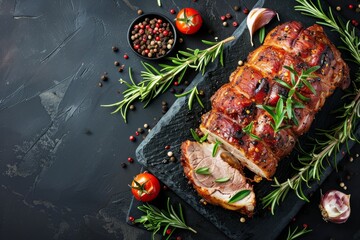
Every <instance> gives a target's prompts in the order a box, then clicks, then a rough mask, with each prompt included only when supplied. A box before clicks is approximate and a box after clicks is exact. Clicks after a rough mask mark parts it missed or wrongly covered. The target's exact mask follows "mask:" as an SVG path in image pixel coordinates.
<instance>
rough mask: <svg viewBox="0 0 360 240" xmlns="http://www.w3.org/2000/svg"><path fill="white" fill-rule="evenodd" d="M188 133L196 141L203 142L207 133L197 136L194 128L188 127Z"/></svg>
mask: <svg viewBox="0 0 360 240" xmlns="http://www.w3.org/2000/svg"><path fill="white" fill-rule="evenodd" d="M190 133H191V135H192V137H193V138H194V140H195V141H197V142H198V143H203V142H205V141H206V140H207V137H208V134H205V135H204V136H202V137H199V135H197V133H196V132H195V130H194V129H192V128H190Z"/></svg>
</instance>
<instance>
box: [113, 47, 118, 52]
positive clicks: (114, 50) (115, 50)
mask: <svg viewBox="0 0 360 240" xmlns="http://www.w3.org/2000/svg"><path fill="white" fill-rule="evenodd" d="M111 49H112V51H113V52H117V51H119V48H118V47H116V46H112V48H111Z"/></svg>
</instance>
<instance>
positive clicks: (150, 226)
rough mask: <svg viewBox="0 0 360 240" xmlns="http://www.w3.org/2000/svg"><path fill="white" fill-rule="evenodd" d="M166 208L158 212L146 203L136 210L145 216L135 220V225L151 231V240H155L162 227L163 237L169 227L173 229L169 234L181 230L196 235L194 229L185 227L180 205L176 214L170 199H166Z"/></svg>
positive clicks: (157, 209)
mask: <svg viewBox="0 0 360 240" xmlns="http://www.w3.org/2000/svg"><path fill="white" fill-rule="evenodd" d="M166 206H167V210H160V209H159V208H157V207H155V206H153V205H151V204H148V203H146V204H144V205H142V206H139V207H138V209H139V210H140V211H142V212H144V213H145V214H146V215H143V216H141V217H140V218H138V219H136V220H135V223H141V224H143V225H144V227H145V228H146V230H148V231H152V232H153V234H152V239H155V234H156V233H157V232H158V231H160V229H161V228H162V227H163V228H164V231H163V236H165V235H166V230H167V229H169V227H172V228H173V229H172V231H171V234H172V233H173V232H174V230H175V229H176V228H181V229H185V230H189V231H192V232H193V233H196V231H195V230H194V229H192V228H191V227H189V226H187V225H186V223H185V219H184V215H183V213H182V208H181V205H180V204H179V213H176V211H175V210H174V207H173V206H172V205H171V204H170V198H168V199H167V204H166ZM171 234H169V235H168V237H167V238H166V239H170V237H171Z"/></svg>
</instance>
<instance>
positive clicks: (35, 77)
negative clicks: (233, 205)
mask: <svg viewBox="0 0 360 240" xmlns="http://www.w3.org/2000/svg"><path fill="white" fill-rule="evenodd" d="M253 3H254V1H240V2H239V1H233V0H232V1H225V0H219V1H210V0H207V1H205V0H198V1H164V0H163V7H162V8H159V7H158V6H157V4H156V1H155V0H148V1H140V0H137V1H130V0H122V1H121V0H104V1H93V0H87V1H81V0H79V1H75V0H74V1H71V0H65V1H62V0H54V1H45V0H38V1H29V0H2V1H0V19H1V20H0V36H1V38H0V79H1V80H0V84H1V88H0V172H1V174H0V185H1V187H0V239H5V240H7V239H141V238H143V239H149V237H150V234H149V233H147V232H145V231H143V230H140V229H138V228H135V227H130V226H129V225H127V224H126V215H127V211H128V208H129V206H130V202H131V194H130V191H129V189H128V186H127V184H128V183H130V182H131V179H132V177H133V176H134V175H136V174H137V173H138V172H139V171H140V168H141V166H140V165H139V164H138V163H133V164H129V163H127V158H128V157H133V158H134V157H135V149H136V147H137V146H138V144H139V143H140V142H141V140H142V137H143V136H145V135H142V136H139V137H137V141H136V142H134V143H132V142H129V140H128V138H129V136H130V135H133V134H134V132H135V131H136V129H137V128H138V127H142V126H143V124H144V123H148V124H149V125H150V127H153V126H154V125H155V124H156V122H157V121H158V120H159V119H160V118H161V117H162V111H161V101H163V100H165V101H167V102H168V104H169V105H171V104H172V103H173V102H174V101H175V97H174V96H173V95H172V94H171V93H169V92H168V93H165V94H164V95H163V96H161V97H160V98H158V99H157V100H155V101H153V102H152V103H151V104H150V105H149V107H148V108H146V109H145V110H144V109H142V105H141V104H137V105H136V107H137V108H136V111H135V112H130V114H129V117H128V122H129V123H128V124H124V123H123V121H122V119H121V116H120V115H110V114H109V113H110V111H111V109H106V108H101V107H99V106H100V104H105V103H112V102H114V101H118V100H120V99H121V95H120V94H119V93H118V91H123V90H124V89H125V88H124V86H122V85H120V84H119V83H118V81H117V80H118V79H119V78H120V77H122V78H124V79H128V70H126V71H124V72H123V73H119V72H118V71H117V69H116V68H115V67H114V65H113V62H114V61H115V60H117V61H120V63H121V64H125V65H126V69H127V67H130V66H131V67H132V68H133V71H134V77H135V79H136V80H137V81H139V80H140V77H139V73H140V71H141V70H142V67H141V64H140V59H139V58H137V57H136V56H135V55H134V54H133V53H132V52H131V50H130V49H129V47H128V46H127V43H126V31H127V27H128V25H129V24H130V23H131V21H132V20H133V19H134V18H135V17H136V16H137V13H136V12H137V10H138V9H142V10H143V11H144V12H159V13H162V14H165V15H167V16H168V17H170V18H174V15H171V14H170V13H169V10H170V9H171V8H174V9H175V10H176V11H178V10H179V9H181V8H182V7H189V6H190V7H194V8H197V9H198V10H200V12H201V14H202V15H203V17H204V19H205V21H204V27H203V28H202V29H201V32H200V33H198V34H196V35H195V36H186V37H184V40H185V41H184V43H183V45H180V46H179V48H185V47H192V48H195V47H201V48H203V47H204V46H203V45H202V44H201V43H200V39H208V40H214V37H218V38H219V39H223V38H225V37H227V36H229V35H230V34H231V33H232V32H233V31H234V30H235V29H234V28H233V27H232V26H229V27H226V28H224V27H223V26H222V25H221V21H220V20H219V16H221V15H223V14H225V13H227V12H230V13H231V14H233V16H234V19H236V20H237V21H238V22H241V21H242V20H243V19H244V18H245V15H244V14H243V13H242V12H234V11H233V10H232V6H234V5H239V6H241V7H242V8H244V7H249V8H250V7H251V6H252V5H253ZM285 4H286V1H284V6H282V8H281V9H276V10H278V11H279V12H280V16H281V11H286V8H287V6H286V5H285ZM348 4H354V5H355V6H357V5H358V4H359V1H355V0H348V1H336V0H333V1H331V5H332V6H336V5H341V7H342V9H343V10H342V11H341V13H343V14H344V16H345V17H346V18H348V19H357V20H358V21H359V14H360V13H356V12H355V10H349V9H348V7H347V6H348ZM277 5H279V4H277ZM209 29H211V30H212V31H211V33H209V31H208V30H209ZM114 45H116V46H118V47H119V49H120V51H119V52H118V53H114V52H112V50H111V47H112V46H114ZM124 53H128V54H129V56H130V58H129V59H128V60H124V59H123V57H122V56H123V54H124ZM103 72H108V75H109V81H107V82H104V84H103V87H102V88H100V87H98V83H99V82H100V76H101V75H102V74H103ZM194 75H195V74H189V75H188V76H187V78H188V79H189V80H190V79H192V78H193V77H194ZM180 88H184V86H179V87H177V88H176V89H177V90H179V89H180ZM357 153H360V148H359V146H356V148H354V149H352V152H351V154H350V155H346V156H345V157H344V161H342V163H341V166H340V167H339V170H338V172H334V173H333V174H332V175H331V176H330V177H329V178H328V179H327V180H326V181H325V183H324V184H323V185H322V187H321V188H322V189H323V191H326V190H328V189H333V188H334V189H340V187H339V182H340V181H344V182H345V184H346V186H347V190H346V191H345V192H347V193H350V194H351V195H352V197H351V201H352V209H353V213H352V215H351V217H350V219H349V221H348V222H347V223H346V224H342V225H334V224H330V223H325V222H324V221H323V220H322V219H321V217H320V214H319V211H318V208H317V203H318V201H319V191H316V192H315V194H314V195H313V197H312V198H311V202H310V203H308V204H306V205H305V206H304V207H303V208H302V209H301V211H300V213H299V214H298V215H297V216H294V217H295V220H294V221H291V223H290V226H291V227H292V228H294V227H295V226H299V227H301V226H302V225H303V224H307V225H308V226H309V227H310V228H311V229H313V232H312V233H310V234H308V235H307V236H305V237H304V239H330V238H332V239H360V232H359V231H360V230H359V227H358V223H359V221H360V219H359V216H358V215H357V214H358V213H359V212H360V206H359V203H360V196H359V194H360V193H359V191H357V189H358V188H359V183H360V177H359V169H360V166H359V159H358V158H357V155H356V154H357ZM350 157H353V158H354V161H353V162H350V161H349V159H350ZM124 162H126V163H127V168H125V169H123V168H121V163H124ZM347 176H350V180H348V179H347ZM167 194H171V193H170V192H169V193H166V192H165V193H163V195H167ZM174 198H175V196H174ZM183 204H184V206H187V205H186V204H185V203H183ZM186 217H187V219H188V222H189V224H190V225H194V227H195V228H196V229H197V230H199V233H198V234H197V235H190V234H188V233H185V232H180V231H179V232H178V233H177V234H178V235H180V236H183V238H184V239H225V237H224V236H223V235H222V234H221V233H220V232H219V231H217V230H216V229H215V228H214V227H213V225H212V224H211V223H209V222H207V221H206V220H205V219H203V218H202V217H201V216H200V215H198V214H197V213H196V212H195V211H194V210H193V209H192V208H191V207H189V206H187V207H186ZM239 224H240V223H239ZM286 231H287V227H286V228H285V232H286ZM285 235H286V233H283V234H282V235H281V236H280V237H279V239H284V236H285ZM174 236H176V234H175V235H174ZM264 236H265V237H264V239H266V233H264Z"/></svg>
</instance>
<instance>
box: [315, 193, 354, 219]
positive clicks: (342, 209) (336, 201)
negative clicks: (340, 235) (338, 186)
mask: <svg viewBox="0 0 360 240" xmlns="http://www.w3.org/2000/svg"><path fill="white" fill-rule="evenodd" d="M319 207H320V211H321V215H322V216H323V218H324V220H325V221H329V222H333V223H344V222H346V221H347V219H348V218H349V216H350V195H346V194H344V193H342V192H340V191H337V190H331V191H328V192H327V193H325V194H324V195H322V196H321V202H320V205H319Z"/></svg>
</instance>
